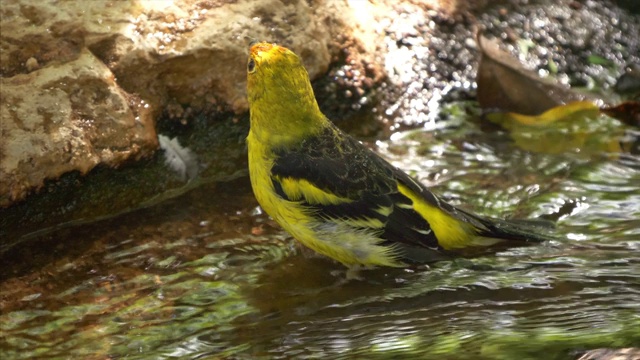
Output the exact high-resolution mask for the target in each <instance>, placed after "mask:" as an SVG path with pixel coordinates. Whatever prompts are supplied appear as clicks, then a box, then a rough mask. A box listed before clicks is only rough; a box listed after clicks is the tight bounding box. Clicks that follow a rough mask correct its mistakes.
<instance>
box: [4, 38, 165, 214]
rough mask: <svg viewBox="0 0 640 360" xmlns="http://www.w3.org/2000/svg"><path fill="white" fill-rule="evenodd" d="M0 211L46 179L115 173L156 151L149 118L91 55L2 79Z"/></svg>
mask: <svg viewBox="0 0 640 360" xmlns="http://www.w3.org/2000/svg"><path fill="white" fill-rule="evenodd" d="M0 96H1V98H2V106H1V107H0V118H1V120H2V121H1V122H0V131H1V132H2V143H0V206H7V205H9V204H11V203H12V202H15V201H17V200H21V199H23V198H24V197H25V196H26V195H27V194H28V193H29V191H30V190H31V189H34V188H36V189H37V188H39V187H41V186H42V185H43V184H44V181H45V180H46V179H55V178H57V177H59V176H60V175H62V174H64V173H66V172H69V171H79V172H81V173H83V174H85V173H87V172H88V171H89V170H91V169H93V168H94V167H95V166H96V165H98V164H101V163H102V164H105V165H107V166H118V165H119V164H120V163H121V162H122V161H124V160H126V159H128V158H130V157H134V158H135V157H140V156H143V155H145V154H149V153H150V152H152V151H153V150H154V149H155V148H156V147H157V138H156V135H155V131H154V128H153V125H154V123H153V119H152V117H151V114H150V111H149V109H148V108H145V104H144V102H143V101H141V100H140V99H139V98H137V97H135V96H131V95H128V94H127V93H125V92H124V91H122V90H121V89H120V88H118V86H117V85H116V83H115V81H114V77H113V74H112V73H111V71H110V70H109V69H108V68H107V67H106V66H105V65H104V64H103V63H102V62H101V61H99V60H98V59H97V58H96V57H95V56H93V55H92V54H91V53H90V52H89V51H86V50H83V51H80V52H79V53H78V57H77V58H76V59H75V60H73V61H69V62H65V63H62V64H49V65H48V66H47V67H46V68H44V69H41V70H35V71H33V72H31V73H29V74H18V75H15V76H12V77H10V78H2V79H0Z"/></svg>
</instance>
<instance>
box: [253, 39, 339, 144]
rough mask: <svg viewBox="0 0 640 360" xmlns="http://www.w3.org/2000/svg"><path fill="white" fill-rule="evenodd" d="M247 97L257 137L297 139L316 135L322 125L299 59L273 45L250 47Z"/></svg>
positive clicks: (321, 116)
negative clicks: (309, 134) (311, 134)
mask: <svg viewBox="0 0 640 360" xmlns="http://www.w3.org/2000/svg"><path fill="white" fill-rule="evenodd" d="M247 95H248V99H249V108H250V110H251V131H252V132H254V133H256V132H257V133H260V136H261V137H272V138H273V137H274V136H275V137H277V138H280V137H282V136H283V134H291V135H292V136H297V137H301V136H304V135H305V134H308V133H312V132H314V131H316V130H317V129H318V128H319V127H321V126H322V125H323V122H324V121H326V120H324V115H322V113H321V112H320V109H319V108H318V103H317V102H316V99H315V96H314V94H313V89H312V88H311V83H310V81H309V74H308V73H307V70H305V68H304V66H303V65H302V62H301V61H300V58H299V57H298V56H297V55H296V54H294V53H293V52H292V51H291V50H289V49H287V48H285V47H282V46H278V45H276V44H270V43H265V42H260V43H256V44H253V45H252V46H251V48H250V50H249V61H248V62H247ZM294 132H295V134H294ZM269 134H270V135H272V136H267V135H269ZM276 134H280V135H277V136H276ZM262 135H265V136H262ZM263 140H264V139H263Z"/></svg>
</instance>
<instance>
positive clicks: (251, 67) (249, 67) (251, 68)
mask: <svg viewBox="0 0 640 360" xmlns="http://www.w3.org/2000/svg"><path fill="white" fill-rule="evenodd" d="M255 70H256V62H255V61H253V59H249V63H248V64H247V71H248V72H250V73H252V72H254V71H255Z"/></svg>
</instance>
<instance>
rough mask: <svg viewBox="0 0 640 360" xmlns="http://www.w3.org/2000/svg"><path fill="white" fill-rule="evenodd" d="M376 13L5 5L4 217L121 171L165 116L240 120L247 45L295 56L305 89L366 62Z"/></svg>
mask: <svg viewBox="0 0 640 360" xmlns="http://www.w3.org/2000/svg"><path fill="white" fill-rule="evenodd" d="M354 4H355V5H358V4H359V5H358V6H355V5H354ZM363 6H364V7H366V8H367V9H365V8H363ZM381 6H386V5H379V6H378V5H372V4H369V3H366V4H364V5H363V4H360V2H343V1H340V2H336V1H327V2H320V3H317V4H313V6H312V5H310V4H309V2H307V1H304V0H292V1H284V2H283V1H277V0H265V1H247V2H237V1H197V0H176V1H172V2H167V1H131V2H124V1H114V2H104V1H90V2H62V3H60V2H58V1H53V0H49V1H41V0H20V1H14V2H8V3H7V4H3V6H2V8H1V9H0V15H1V16H0V18H1V20H0V21H1V26H2V29H3V31H2V35H3V36H2V39H0V41H1V43H0V47H1V49H2V51H0V76H1V77H2V96H3V97H2V125H1V126H2V132H3V142H2V144H1V145H0V150H1V151H2V153H0V174H1V175H2V178H1V179H0V194H1V195H0V196H1V198H0V207H6V206H8V205H9V204H11V203H13V202H15V201H18V200H21V199H23V198H25V196H26V195H27V194H28V193H29V192H30V191H32V190H33V189H38V188H40V187H41V186H42V185H43V182H44V181H45V180H46V179H56V178H57V177H59V176H60V175H61V174H63V173H65V172H69V171H79V172H81V173H83V174H84V173H86V172H88V171H90V170H91V169H92V168H93V167H95V166H96V165H97V164H105V165H108V166H118V165H119V164H120V163H121V162H122V161H124V160H126V159H128V158H129V157H131V156H135V157H140V156H144V155H146V154H149V153H150V152H152V151H153V149H155V148H156V146H157V140H156V134H155V131H154V126H153V119H154V118H155V117H156V116H157V115H158V114H159V113H160V112H161V111H163V110H164V109H167V110H168V111H169V112H170V113H176V114H178V115H179V114H181V113H182V112H183V107H184V108H189V109H191V110H193V109H196V110H198V109H209V110H210V109H214V112H215V111H217V110H224V109H228V110H233V111H234V112H236V113H242V112H246V111H247V109H248V104H247V101H246V95H245V81H246V75H245V64H244V62H245V61H246V60H245V59H246V57H247V51H248V50H247V49H248V43H249V41H250V40H251V39H257V40H267V41H274V42H278V43H281V44H283V45H286V46H288V47H290V48H291V49H292V50H294V51H295V52H296V53H298V54H300V55H301V57H302V58H303V62H304V63H305V66H306V67H307V69H308V71H309V74H310V76H311V77H312V78H315V77H317V76H319V75H320V74H323V73H325V72H326V70H327V69H328V67H329V64H330V62H331V61H332V60H334V59H335V58H336V57H337V56H338V55H340V54H341V52H343V51H344V52H348V53H350V54H351V55H350V56H349V57H348V59H349V62H352V63H354V64H355V63H361V64H365V65H366V64H367V63H369V64H370V63H372V62H373V61H372V53H373V52H374V51H375V50H376V41H375V39H376V38H377V37H379V36H380V34H379V31H378V30H376V29H374V28H373V27H372V26H373V25H372V23H371V22H368V21H366V19H367V17H371V15H368V14H369V12H368V11H369V10H371V11H373V10H376V13H378V14H381V13H384V11H383V10H381ZM371 13H373V12H371ZM376 31H378V33H377V32H376ZM374 73H376V74H381V73H382V71H381V70H380V69H379V68H378V70H377V72H374ZM377 78H378V79H379V78H380V76H378V77H377ZM130 94H135V97H134V96H132V95H130ZM139 99H141V100H139ZM143 101H144V103H143ZM140 104H143V105H144V107H143V108H141V107H139V106H138V105H140Z"/></svg>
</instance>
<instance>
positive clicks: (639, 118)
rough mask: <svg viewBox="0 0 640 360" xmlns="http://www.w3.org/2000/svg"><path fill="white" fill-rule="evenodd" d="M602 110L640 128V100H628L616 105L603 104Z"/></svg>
mask: <svg viewBox="0 0 640 360" xmlns="http://www.w3.org/2000/svg"><path fill="white" fill-rule="evenodd" d="M600 110H601V111H602V112H603V113H605V114H607V115H609V116H611V117H612V118H616V119H618V120H620V121H622V122H623V123H625V124H627V125H630V126H635V127H639V128H640V102H638V101H626V102H623V103H621V104H618V105H615V106H603V107H602V108H600Z"/></svg>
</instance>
